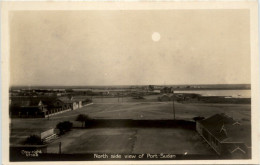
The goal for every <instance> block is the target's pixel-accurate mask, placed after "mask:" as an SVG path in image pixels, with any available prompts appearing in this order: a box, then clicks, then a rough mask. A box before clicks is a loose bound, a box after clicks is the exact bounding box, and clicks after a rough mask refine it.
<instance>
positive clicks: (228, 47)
mask: <svg viewBox="0 0 260 165" xmlns="http://www.w3.org/2000/svg"><path fill="white" fill-rule="evenodd" d="M8 19H9V21H8V23H9V34H10V88H9V118H10V125H9V130H10V136H9V137H10V138H9V148H10V149H9V154H10V161H11V162H21V161H22V162H24V161H72V160H73V161H87V160H91V161H101V160H114V161H116V160H134V161H140V160H229V159H233V160H238V159H244V160H247V159H251V158H252V154H251V153H252V140H251V139H252V137H251V132H252V131H251V126H252V117H251V96H252V94H251V62H250V61H251V53H250V50H251V45H250V34H251V33H250V10H248V9H221V10H220V9H218V10H217V9H205V10H192V9H189V10H175V9H171V10H82V11H76V10H75V11H74V10H70V11H68V10H62V11H61V10H52V11H46V10H45V11H44V10H38V11H36V10H31V11H10V12H9V13H8Z"/></svg>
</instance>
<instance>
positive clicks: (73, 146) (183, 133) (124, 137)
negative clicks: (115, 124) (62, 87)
mask: <svg viewBox="0 0 260 165" xmlns="http://www.w3.org/2000/svg"><path fill="white" fill-rule="evenodd" d="M59 142H61V143H62V153H121V154H122V153H126V154H127V153H128V154H129V153H135V154H138V153H139V154H141V153H174V154H184V153H185V152H187V153H188V154H209V155H212V154H215V153H214V152H213V151H212V149H210V148H209V147H208V146H207V144H205V143H204V142H203V140H202V139H201V138H200V137H199V136H198V135H197V133H196V132H195V131H192V130H183V129H156V128H151V129H141V128H138V129H136V128H114V129H104V128H100V129H87V130H86V129H74V130H73V131H71V132H69V133H68V134H67V135H64V137H62V138H61V139H58V140H56V141H55V142H54V143H52V144H50V145H49V146H48V153H58V151H59V148H58V146H59Z"/></svg>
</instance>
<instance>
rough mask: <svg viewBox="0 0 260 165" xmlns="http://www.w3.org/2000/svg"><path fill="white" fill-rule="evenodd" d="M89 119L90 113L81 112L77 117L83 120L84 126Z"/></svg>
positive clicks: (78, 119)
mask: <svg viewBox="0 0 260 165" xmlns="http://www.w3.org/2000/svg"><path fill="white" fill-rule="evenodd" d="M89 119H90V117H89V116H88V115H85V114H79V115H78V117H77V119H76V121H80V122H82V127H83V125H84V123H85V122H86V121H87V120H89Z"/></svg>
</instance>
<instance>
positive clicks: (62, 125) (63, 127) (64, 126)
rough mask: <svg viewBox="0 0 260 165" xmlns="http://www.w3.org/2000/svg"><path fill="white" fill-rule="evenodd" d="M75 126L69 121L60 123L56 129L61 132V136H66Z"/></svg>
mask: <svg viewBox="0 0 260 165" xmlns="http://www.w3.org/2000/svg"><path fill="white" fill-rule="evenodd" d="M72 126H73V124H72V123H71V122H69V121H63V122H59V123H58V124H57V125H56V128H57V129H59V131H60V133H59V134H60V135H63V134H65V133H66V132H68V131H70V130H71V128H72Z"/></svg>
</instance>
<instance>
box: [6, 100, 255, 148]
mask: <svg viewBox="0 0 260 165" xmlns="http://www.w3.org/2000/svg"><path fill="white" fill-rule="evenodd" d="M113 99H114V101H115V102H113V101H111V102H108V101H107V100H106V99H105V98H103V101H104V102H94V104H93V105H89V106H86V107H83V108H81V109H78V110H74V111H69V112H66V113H62V114H58V115H55V116H52V117H50V118H49V119H48V118H37V119H31V118H30V119H11V143H14V144H17V143H20V142H21V141H22V140H21V139H24V138H26V136H29V135H30V134H33V133H34V132H35V131H37V130H46V129H48V128H54V127H55V126H56V124H57V123H58V122H61V121H66V120H69V121H75V119H76V117H77V115H78V114H87V115H89V116H90V117H91V118H95V119H136V120H146V119H147V120H150V119H151V120H157V119H158V120H164V119H165V120H166V119H172V118H173V114H172V102H153V101H150V102H141V101H138V102H116V101H117V100H115V98H113ZM105 100H106V101H105ZM175 109H176V119H182V120H192V118H193V117H195V116H204V117H209V116H211V115H214V114H216V113H226V114H227V115H230V116H232V117H233V118H234V119H235V120H238V121H240V122H241V123H245V124H250V114H251V110H250V109H251V107H250V105H248V104H181V103H175Z"/></svg>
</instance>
